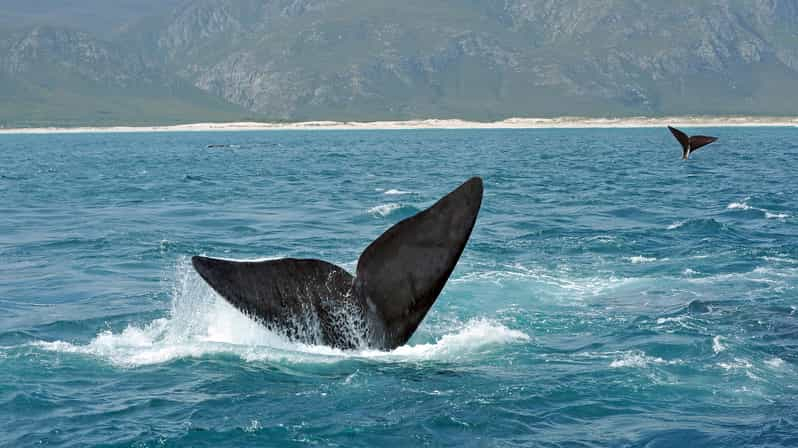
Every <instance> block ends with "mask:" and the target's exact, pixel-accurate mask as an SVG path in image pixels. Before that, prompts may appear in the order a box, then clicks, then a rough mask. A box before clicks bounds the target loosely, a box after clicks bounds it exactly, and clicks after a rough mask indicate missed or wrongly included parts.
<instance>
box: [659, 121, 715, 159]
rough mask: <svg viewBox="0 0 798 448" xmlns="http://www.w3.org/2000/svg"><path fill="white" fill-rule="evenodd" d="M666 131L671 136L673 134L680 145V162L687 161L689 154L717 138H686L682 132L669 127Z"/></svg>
mask: <svg viewBox="0 0 798 448" xmlns="http://www.w3.org/2000/svg"><path fill="white" fill-rule="evenodd" d="M668 130H669V131H671V134H673V136H674V137H675V138H676V140H678V141H679V143H680V144H681V145H682V160H687V159H688V158H689V157H690V154H692V153H693V152H695V151H696V150H698V148H701V147H703V146H706V145H708V144H710V143H712V142H714V141H716V140H717V139H718V138H717V137H708V136H706V135H693V136H692V137H688V136H687V134H685V133H684V132H682V131H680V130H678V129H676V128H674V127H671V126H668Z"/></svg>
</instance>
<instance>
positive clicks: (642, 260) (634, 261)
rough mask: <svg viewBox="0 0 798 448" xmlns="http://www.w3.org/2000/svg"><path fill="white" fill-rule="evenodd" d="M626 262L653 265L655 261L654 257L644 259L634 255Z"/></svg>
mask: <svg viewBox="0 0 798 448" xmlns="http://www.w3.org/2000/svg"><path fill="white" fill-rule="evenodd" d="M628 260H629V261H630V262H632V264H641V263H653V262H655V261H657V259H656V258H654V257H644V256H642V255H636V256H634V257H629V258H628Z"/></svg>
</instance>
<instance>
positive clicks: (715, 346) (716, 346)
mask: <svg viewBox="0 0 798 448" xmlns="http://www.w3.org/2000/svg"><path fill="white" fill-rule="evenodd" d="M722 339H723V338H721V337H720V336H715V337H714V338H712V351H713V352H715V354H718V353H720V352H722V351H724V350H726V346H725V345H723V343H722V342H721V341H722Z"/></svg>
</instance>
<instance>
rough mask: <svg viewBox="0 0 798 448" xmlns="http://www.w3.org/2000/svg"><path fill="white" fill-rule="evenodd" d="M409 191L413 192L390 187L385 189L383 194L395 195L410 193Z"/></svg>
mask: <svg viewBox="0 0 798 448" xmlns="http://www.w3.org/2000/svg"><path fill="white" fill-rule="evenodd" d="M411 193H413V192H412V191H404V190H397V189H394V188H391V189H390V190H386V191H385V192H384V193H383V194H387V195H389V196H397V195H402V194H411Z"/></svg>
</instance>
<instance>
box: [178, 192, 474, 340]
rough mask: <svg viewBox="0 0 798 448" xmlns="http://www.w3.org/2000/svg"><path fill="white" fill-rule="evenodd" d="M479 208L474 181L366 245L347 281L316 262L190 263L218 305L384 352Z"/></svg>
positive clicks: (432, 292) (407, 330)
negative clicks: (218, 299) (215, 295)
mask: <svg viewBox="0 0 798 448" xmlns="http://www.w3.org/2000/svg"><path fill="white" fill-rule="evenodd" d="M481 204H482V179H480V178H479V177H474V178H471V179H469V180H468V181H466V182H465V183H463V184H462V185H460V186H459V187H458V188H457V189H455V190H454V191H452V192H451V193H449V194H447V195H446V196H444V197H443V198H442V199H440V200H439V201H438V202H436V203H435V204H434V205H432V206H431V207H430V208H428V209H426V210H424V211H422V212H419V213H418V214H416V215H414V216H411V217H409V218H407V219H405V220H402V221H400V222H399V223H397V224H395V225H394V226H393V227H391V228H390V229H388V230H387V231H386V232H385V233H383V234H382V235H381V236H380V237H379V238H377V239H376V240H374V241H373V242H372V243H371V244H370V245H369V246H368V247H367V248H366V249H365V250H364V251H363V253H362V254H361V255H360V258H359V259H358V263H357V271H356V273H355V276H352V275H351V274H350V273H348V272H347V271H346V270H344V269H343V268H341V267H338V266H336V265H334V264H331V263H328V262H326V261H322V260H316V259H296V258H284V259H279V260H268V261H231V260H222V259H215V258H208V257H204V256H195V257H193V258H192V259H191V261H192V264H193V265H194V269H196V271H197V272H198V273H199V275H200V276H201V277H202V278H203V279H204V280H205V281H206V282H207V283H208V284H209V285H210V286H211V287H212V288H213V289H214V290H215V291H216V292H217V293H219V295H221V296H222V297H223V298H224V299H225V300H227V301H228V302H230V303H231V304H232V305H234V306H235V307H236V308H238V309H239V310H241V311H242V312H244V313H246V314H247V315H249V316H251V317H253V318H255V319H256V320H258V321H260V322H261V323H263V324H264V325H265V326H267V327H269V328H271V329H274V330H276V331H279V332H281V333H283V334H285V335H286V336H288V337H289V338H291V339H293V340H298V341H300V342H306V343H316V344H318V343H320V344H325V345H330V346H333V347H337V348H343V349H351V348H356V347H370V348H377V349H382V350H391V349H394V348H396V347H398V346H400V345H403V344H405V343H406V342H407V341H408V339H410V337H411V336H412V335H413V333H414V332H415V330H416V328H418V326H419V324H420V323H421V321H422V320H423V319H424V316H426V314H427V312H428V311H429V309H430V307H432V304H433V303H435V299H437V298H438V295H439V294H440V292H441V290H442V289H443V286H444V285H445V284H446V281H447V280H448V278H449V275H451V273H452V271H453V270H454V267H455V265H456V264H457V261H458V260H459V259H460V255H461V254H462V252H463V249H464V248H465V246H466V243H467V242H468V238H469V236H470V235H471V230H472V229H473V227H474V223H475V222H476V219H477V214H478V213H479V208H480V205H481Z"/></svg>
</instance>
